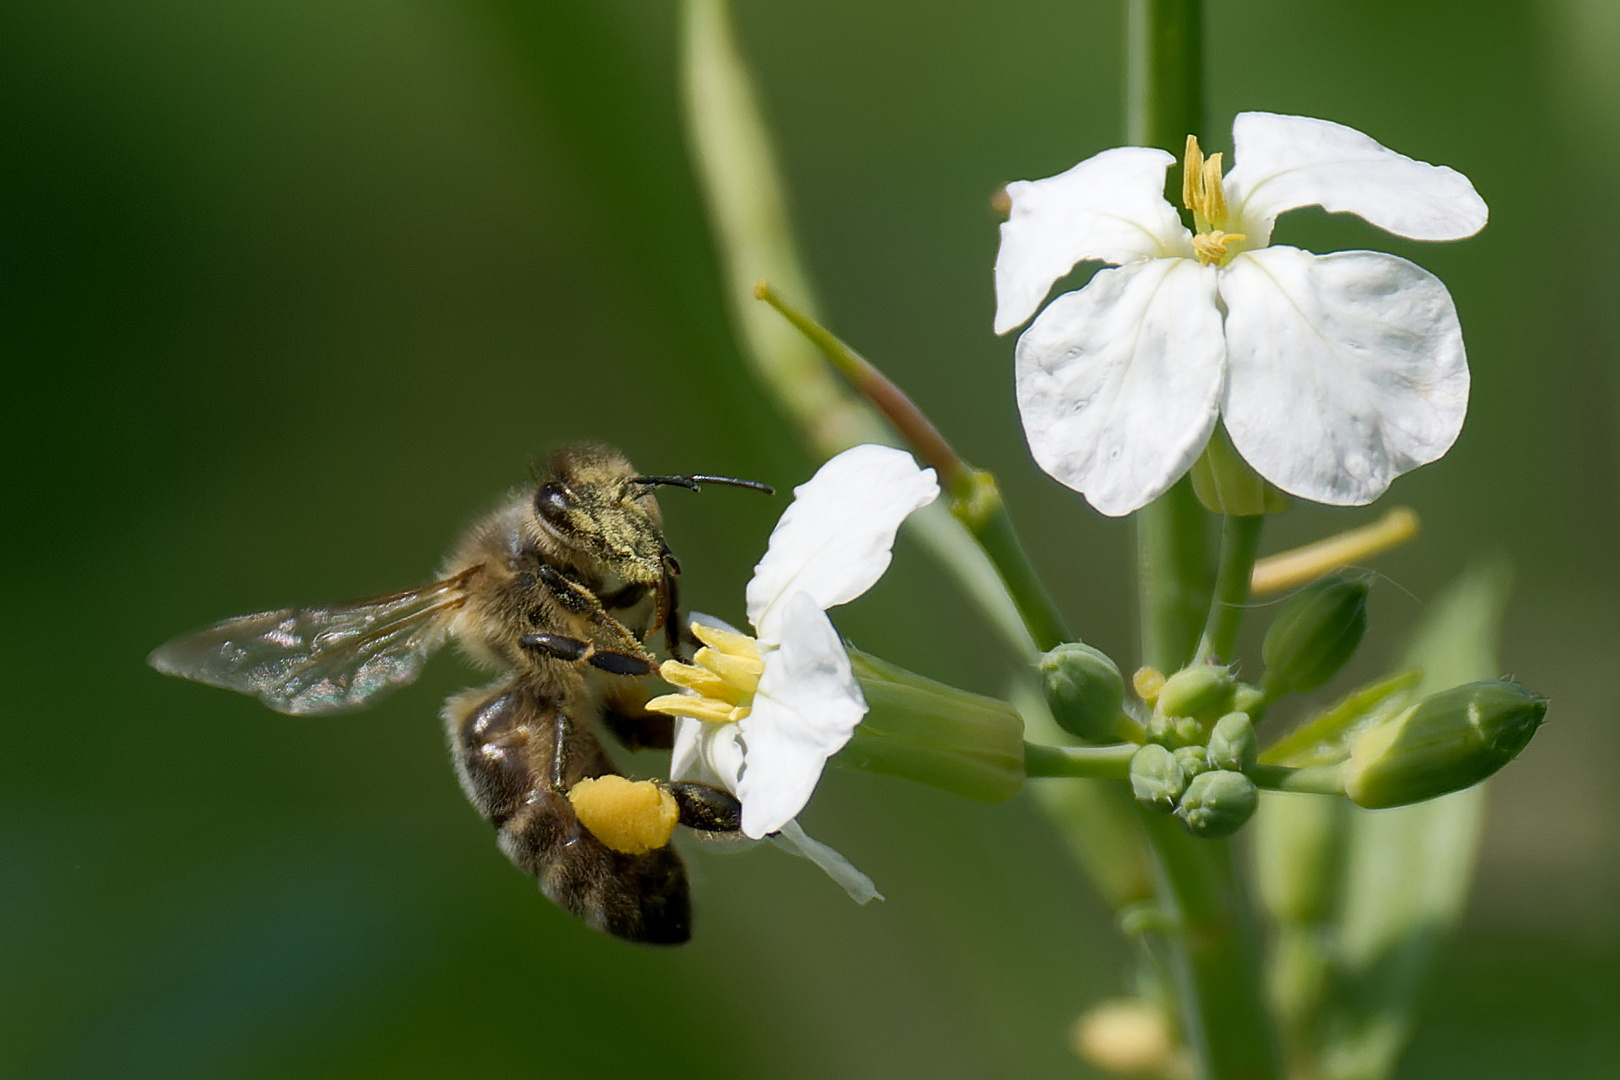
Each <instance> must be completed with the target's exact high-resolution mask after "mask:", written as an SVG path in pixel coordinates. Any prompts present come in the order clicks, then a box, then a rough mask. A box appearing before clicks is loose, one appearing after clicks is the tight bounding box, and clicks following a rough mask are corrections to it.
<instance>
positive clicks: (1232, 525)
mask: <svg viewBox="0 0 1620 1080" xmlns="http://www.w3.org/2000/svg"><path fill="white" fill-rule="evenodd" d="M1265 523H1266V519H1265V515H1263V514H1259V515H1256V516H1254V517H1235V516H1231V515H1228V516H1227V517H1225V518H1223V519H1222V521H1221V560H1220V565H1219V569H1218V570H1217V571H1216V574H1215V594H1214V595H1213V596H1211V597H1210V599H1209V618H1208V619H1206V620H1205V622H1204V637H1203V640H1201V641H1200V642H1199V643H1198V656H1199V658H1200V659H1202V660H1205V661H1211V660H1213V661H1214V662H1216V663H1221V662H1225V663H1230V662H1231V661H1232V659H1233V657H1234V656H1235V655H1236V652H1237V637H1238V630H1239V629H1240V628H1241V627H1242V626H1243V612H1244V609H1245V608H1246V607H1247V605H1248V602H1249V579H1250V577H1252V576H1253V574H1254V560H1255V556H1256V555H1258V554H1259V553H1260V532H1261V529H1262V528H1263V527H1264V526H1265Z"/></svg>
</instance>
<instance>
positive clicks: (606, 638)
mask: <svg viewBox="0 0 1620 1080" xmlns="http://www.w3.org/2000/svg"><path fill="white" fill-rule="evenodd" d="M539 577H540V581H541V583H542V584H544V585H545V587H546V588H547V589H548V590H549V591H550V593H551V595H552V597H553V598H554V599H555V600H556V601H557V603H558V604H559V605H560V606H561V607H562V608H563V610H565V611H567V612H569V613H571V614H574V615H580V616H583V617H584V618H585V619H587V620H588V621H589V622H590V624H591V628H592V630H593V631H596V633H593V634H592V637H596V638H597V640H599V641H601V642H602V645H601V646H600V650H601V651H604V652H617V653H624V654H626V655H629V656H635V657H639V658H641V659H643V660H645V661H646V662H647V664H648V665H649V670H651V668H652V667H656V666H657V665H656V663H655V662H654V661H653V659H652V656H651V654H649V653H648V652H647V650H646V649H644V648H642V645H641V639H640V638H638V637H636V635H635V634H633V633H631V632H630V629H629V628H628V627H626V626H625V625H624V624H623V623H621V622H620V621H619V620H618V619H615V618H614V617H613V616H612V615H609V614H608V612H607V609H606V608H605V607H603V606H602V600H601V598H600V597H598V596H597V595H596V594H595V593H593V592H591V590H590V589H588V588H586V587H585V586H584V585H581V584H580V583H579V582H577V581H573V580H571V579H570V578H568V577H565V576H564V575H563V574H561V573H560V572H558V571H557V569H556V568H555V567H553V566H549V565H547V564H546V563H541V564H540V573H539ZM598 634H599V635H600V636H599V637H598ZM540 636H545V635H540ZM551 636H557V635H551ZM559 659H564V660H566V659H570V657H566V656H562V657H559ZM578 659H588V657H579V658H578ZM603 670H606V671H612V670H613V669H612V668H604V669H603ZM619 674H628V673H627V672H620V673H619ZM636 674H646V672H636Z"/></svg>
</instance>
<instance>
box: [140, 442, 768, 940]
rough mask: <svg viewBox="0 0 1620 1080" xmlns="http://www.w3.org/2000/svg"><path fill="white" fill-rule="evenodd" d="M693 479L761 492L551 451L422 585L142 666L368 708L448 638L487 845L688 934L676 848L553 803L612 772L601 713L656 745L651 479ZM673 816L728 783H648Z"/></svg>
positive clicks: (703, 824) (462, 737)
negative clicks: (485, 677) (600, 731)
mask: <svg viewBox="0 0 1620 1080" xmlns="http://www.w3.org/2000/svg"><path fill="white" fill-rule="evenodd" d="M705 483H714V484H729V485H734V486H738V487H745V488H753V489H755V490H758V491H763V492H766V493H768V494H769V493H771V489H770V488H769V487H767V486H766V485H764V484H759V483H755V482H753V481H749V480H737V479H734V478H731V477H723V476H645V475H642V474H640V473H638V472H637V471H636V470H635V469H634V468H632V467H631V465H630V463H629V461H627V460H626V459H625V458H624V456H623V455H621V454H620V453H618V452H617V451H615V450H612V449H610V448H608V447H605V446H572V447H567V448H564V449H562V450H560V451H558V452H557V453H556V454H554V455H553V456H552V458H551V461H550V463H549V468H548V474H547V475H546V477H545V479H544V480H542V481H541V482H540V483H539V485H538V487H535V488H531V489H524V490H522V491H519V492H515V493H514V494H513V495H512V496H511V497H510V498H509V499H508V500H507V502H506V503H505V505H503V506H502V507H501V508H500V509H498V510H496V511H495V512H494V513H492V514H490V515H489V516H488V517H487V518H485V519H483V520H482V521H479V522H478V523H477V524H475V525H473V526H472V527H471V528H470V529H468V530H467V532H466V533H465V534H464V535H463V536H462V538H461V540H460V541H459V542H458V543H457V544H456V546H455V548H454V549H453V550H452V553H451V555H450V557H449V558H448V559H447V560H446V561H445V563H444V566H443V570H442V572H441V573H440V575H439V578H438V580H436V581H434V582H433V583H431V584H429V585H424V586H422V587H420V588H416V589H407V590H405V591H403V592H397V593H390V594H389V595H387V596H377V597H372V598H370V599H365V600H356V601H352V602H349V603H343V604H333V605H330V606H326V607H310V608H285V609H282V610H279V611H266V612H262V613H260V614H257V615H241V616H238V617H236V618H234V619H226V620H224V621H223V622H219V623H216V624H214V625H213V626H210V627H208V628H206V629H204V630H200V631H197V632H196V633H192V634H187V635H185V636H183V637H178V638H175V639H174V640H173V641H170V642H168V643H167V644H165V645H163V646H161V647H160V648H158V649H157V650H156V651H154V652H153V653H152V654H151V656H150V657H148V658H147V662H148V663H150V664H151V665H152V666H153V667H154V668H156V669H157V670H158V671H160V672H163V673H164V674H167V675H178V676H181V677H183V678H187V679H194V680H196V681H197V682H201V683H207V684H209V685H210V686H220V687H224V688H226V689H228V690H237V691H241V692H242V693H247V694H252V695H254V696H255V697H257V698H258V699H259V700H260V701H262V702H264V703H265V704H266V705H268V706H270V708H272V709H275V710H276V711H277V712H282V713H289V714H292V715H298V716H319V715H324V714H328V713H337V712H344V711H348V710H351V709H357V708H360V707H362V706H364V705H369V704H371V703H373V702H375V701H377V700H378V699H379V698H381V697H382V696H383V695H385V694H386V693H388V692H389V691H391V690H393V689H395V688H397V687H400V686H403V685H404V684H406V683H408V682H410V681H412V680H413V679H415V678H416V677H417V675H418V674H420V673H421V670H422V668H423V666H424V665H425V663H426V662H427V659H428V657H429V656H430V655H431V654H432V653H433V652H435V651H436V650H437V649H438V648H440V647H441V646H442V645H444V644H445V642H446V641H447V640H449V639H454V640H455V641H456V643H457V644H458V645H459V646H460V647H461V649H462V650H463V651H464V652H465V653H466V654H467V655H468V656H469V657H470V658H471V659H472V660H473V661H474V662H475V663H478V664H480V665H482V666H485V667H489V668H493V669H495V670H497V671H499V672H500V675H499V676H498V677H497V678H496V679H495V681H494V682H492V683H490V684H489V685H487V686H483V687H480V688H477V689H471V690H466V691H463V692H461V693H458V694H456V695H454V696H452V697H451V698H450V699H449V700H448V701H446V702H445V705H444V709H443V712H442V716H443V719H444V722H445V728H446V734H447V736H448V739H449V743H450V756H451V759H452V761H453V763H454V765H455V769H456V775H457V777H458V778H459V779H460V781H461V788H462V790H463V791H464V792H465V793H466V795H467V798H468V800H469V801H470V802H471V803H472V804H473V806H474V807H475V808H477V810H478V812H479V813H480V814H482V815H483V816H484V817H485V818H487V819H488V820H489V821H490V822H492V823H493V824H494V826H495V828H496V830H497V834H498V840H499V843H500V847H501V849H502V850H503V851H504V852H506V855H507V857H508V858H510V859H511V860H512V862H513V863H514V864H516V865H517V866H518V868H520V869H521V870H523V871H524V872H526V873H528V874H530V875H531V876H533V877H534V878H536V879H537V880H538V882H539V884H540V889H541V891H542V892H543V893H545V895H546V896H547V897H549V898H550V899H551V900H552V901H554V902H555V903H557V904H558V905H560V906H561V907H563V908H565V909H566V910H568V911H570V912H572V913H573V914H575V915H578V916H580V917H581V918H583V919H584V920H585V922H586V923H587V924H588V925H590V926H592V927H594V928H596V929H598V930H605V931H607V932H608V933H610V934H614V935H617V936H618V937H621V938H625V939H628V940H631V941H641V942H650V943H656V944H679V943H680V942H684V941H686V940H687V939H688V938H689V937H690V936H691V919H690V905H689V899H688V895H687V883H686V871H685V868H684V867H683V866H682V864H681V859H680V856H679V855H678V854H676V852H675V850H674V848H673V847H672V846H669V845H668V844H667V843H666V844H664V845H663V846H659V847H655V848H652V849H651V850H646V851H641V852H639V853H628V854H627V853H625V852H624V851H621V850H614V849H613V848H610V847H608V846H607V845H606V844H604V843H603V842H602V841H601V840H599V839H598V838H597V837H596V836H595V835H593V834H592V833H591V831H590V830H589V829H588V828H586V827H585V826H584V825H583V823H582V822H581V821H580V820H579V817H578V816H577V815H576V813H575V810H574V806H573V804H572V803H571V802H570V800H569V797H568V796H569V792H570V791H571V790H572V789H573V788H574V785H575V784H577V783H578V782H579V781H581V780H583V779H586V778H594V777H602V776H610V775H614V776H616V775H619V773H618V770H617V769H616V768H615V767H614V764H613V761H612V759H611V758H610V757H609V756H608V754H607V751H606V750H605V749H604V748H603V746H602V744H601V743H600V742H599V741H598V739H597V738H596V736H595V735H594V734H593V733H592V731H591V726H592V724H593V722H594V721H596V720H601V721H603V722H604V724H605V725H606V726H607V727H608V728H609V729H610V730H612V731H613V732H614V734H615V736H617V737H618V738H619V740H620V741H621V742H623V743H625V744H626V745H627V746H630V747H631V748H632V749H634V748H637V747H640V746H651V747H664V748H667V747H668V746H669V745H670V742H671V737H672V728H671V724H672V722H671V721H670V719H669V718H668V717H664V716H659V715H658V714H655V713H649V712H647V711H646V710H645V709H643V708H642V707H641V706H642V704H643V703H644V702H645V701H646V700H647V699H648V696H649V695H648V692H647V690H646V689H644V687H643V681H644V679H645V677H646V676H648V675H650V674H652V673H653V672H654V671H655V670H656V668H657V661H656V660H655V659H654V657H653V656H652V654H651V653H649V652H648V650H647V647H646V643H647V641H648V639H649V638H650V637H651V636H652V635H653V634H654V633H655V632H656V631H658V630H660V629H662V630H663V631H664V640H665V644H666V648H667V650H668V652H669V653H670V654H671V655H672V656H675V657H677V658H682V651H683V644H684V642H683V641H682V632H681V628H682V626H683V625H684V624H683V622H682V620H681V618H680V612H679V594H678V590H677V586H676V579H677V576H678V575H679V573H680V564H679V563H677V562H676V560H675V556H674V555H673V554H672V553H671V552H670V550H669V545H668V544H667V543H665V540H664V534H663V525H662V521H661V518H660V516H659V512H658V504H657V502H656V500H655V499H654V498H653V491H654V489H655V488H657V487H659V486H663V485H674V486H679V487H684V488H688V489H691V490H693V491H696V490H698V488H699V486H700V485H702V484H705ZM658 786H659V787H660V788H661V789H663V790H664V791H667V792H668V793H669V794H670V795H671V796H673V798H674V801H675V805H676V806H677V807H678V810H679V821H680V823H681V824H683V825H687V826H689V827H691V828H695V829H699V830H702V831H706V832H730V831H735V830H736V829H737V828H738V819H739V813H740V807H739V806H738V804H737V801H736V799H735V798H734V797H733V796H732V795H731V794H730V793H728V792H725V791H722V790H720V789H718V788H713V787H708V786H706V785H702V784H691V783H663V782H659V785H658Z"/></svg>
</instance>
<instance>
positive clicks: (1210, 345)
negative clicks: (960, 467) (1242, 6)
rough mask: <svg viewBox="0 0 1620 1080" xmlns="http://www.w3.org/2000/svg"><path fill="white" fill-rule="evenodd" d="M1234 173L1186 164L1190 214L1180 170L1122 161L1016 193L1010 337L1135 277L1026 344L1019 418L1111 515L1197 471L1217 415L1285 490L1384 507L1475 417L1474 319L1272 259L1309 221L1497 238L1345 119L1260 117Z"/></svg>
mask: <svg viewBox="0 0 1620 1080" xmlns="http://www.w3.org/2000/svg"><path fill="white" fill-rule="evenodd" d="M1232 145H1233V153H1234V156H1235V158H1236V164H1235V165H1234V167H1233V169H1232V172H1231V174H1230V175H1229V176H1227V177H1226V178H1225V179H1224V181H1223V180H1222V178H1221V163H1220V155H1219V154H1215V155H1212V156H1211V157H1210V158H1209V159H1208V160H1207V161H1206V160H1205V159H1204V158H1203V155H1202V154H1200V153H1199V152H1198V145H1197V142H1196V141H1195V140H1193V139H1191V138H1189V139H1188V143H1187V160H1186V172H1185V174H1184V177H1183V201H1184V202H1185V203H1186V205H1187V208H1188V209H1189V210H1192V211H1193V218H1194V225H1195V226H1196V230H1197V231H1196V233H1194V232H1189V231H1188V230H1187V228H1186V227H1185V226H1184V225H1183V224H1182V223H1181V219H1180V217H1179V215H1178V214H1177V212H1176V210H1175V208H1174V207H1172V206H1171V205H1170V203H1168V202H1166V201H1165V199H1164V197H1163V194H1162V193H1163V191H1164V180H1165V170H1166V169H1167V168H1168V167H1169V166H1170V164H1171V163H1172V162H1173V161H1174V160H1175V158H1174V157H1172V156H1171V155H1170V154H1167V153H1165V152H1164V151H1163V150H1151V149H1146V148H1142V147H1122V148H1120V149H1116V150H1107V151H1104V152H1103V153H1101V154H1098V155H1097V156H1096V157H1093V158H1088V159H1087V160H1085V161H1082V162H1081V163H1080V164H1078V165H1076V166H1075V167H1074V168H1072V169H1070V170H1069V171H1068V172H1065V173H1061V174H1059V175H1057V176H1053V177H1048V178H1047V179H1045V180H1036V181H1033V182H1030V181H1021V182H1018V183H1013V184H1009V185H1008V186H1007V194H1008V196H1009V197H1010V199H1011V201H1012V214H1011V217H1010V219H1009V220H1008V221H1007V222H1006V223H1005V224H1004V225H1002V226H1001V250H1000V252H999V253H998V255H997V257H996V323H995V327H996V332H997V333H1006V332H1007V331H1008V330H1011V329H1013V328H1014V327H1016V326H1018V325H1019V324H1020V323H1022V322H1024V321H1025V320H1026V319H1028V318H1029V317H1030V316H1031V315H1032V314H1034V312H1035V310H1036V308H1038V307H1039V306H1040V303H1041V300H1042V299H1043V298H1044V297H1045V295H1046V292H1047V290H1048V289H1050V288H1051V286H1052V283H1053V282H1055V281H1056V280H1057V279H1058V278H1060V277H1062V276H1063V275H1065V274H1067V273H1068V272H1069V270H1070V269H1071V268H1072V267H1073V266H1074V265H1075V264H1076V263H1079V262H1082V261H1085V260H1100V261H1102V262H1106V263H1113V264H1115V265H1116V268H1114V269H1105V270H1100V271H1098V272H1097V274H1096V275H1095V276H1094V277H1093V278H1092V279H1091V281H1090V283H1089V284H1087V285H1086V286H1085V287H1084V288H1083V289H1080V290H1078V291H1076V292H1071V293H1065V294H1064V295H1062V296H1059V297H1058V298H1057V299H1056V300H1053V301H1052V302H1051V303H1050V304H1049V305H1047V307H1046V310H1045V311H1044V312H1042V313H1041V315H1040V317H1039V318H1038V319H1036V320H1035V322H1034V324H1033V325H1032V326H1031V327H1030V328H1029V329H1028V330H1027V331H1025V333H1024V335H1023V336H1022V337H1021V338H1020V339H1019V341H1018V349H1017V381H1018V407H1019V411H1020V412H1021V413H1022V415H1023V421H1024V431H1025V433H1026V435H1027V436H1028V439H1029V446H1030V450H1031V452H1032V453H1033V455H1034V457H1035V460H1036V461H1037V462H1038V463H1039V464H1040V466H1041V468H1043V469H1045V470H1046V471H1047V472H1048V473H1050V474H1051V475H1052V476H1053V477H1055V478H1057V479H1058V480H1060V481H1061V482H1063V483H1064V484H1066V485H1068V486H1069V487H1071V488H1074V489H1075V490H1076V491H1079V492H1082V493H1083V494H1084V495H1085V496H1086V498H1087V499H1088V500H1089V501H1090V502H1091V504H1092V505H1093V506H1095V507H1096V508H1097V509H1098V510H1100V511H1102V512H1103V513H1105V514H1110V515H1115V516H1117V515H1121V514H1127V513H1130V512H1131V511H1132V510H1135V509H1137V508H1139V507H1141V506H1144V505H1146V504H1147V503H1149V502H1151V501H1152V500H1153V499H1155V498H1157V497H1158V496H1159V495H1161V494H1163V493H1164V491H1165V490H1166V489H1167V488H1169V487H1170V485H1171V484H1173V483H1175V481H1176V480H1177V479H1178V478H1180V476H1181V475H1182V474H1183V473H1185V472H1186V471H1187V469H1188V468H1190V467H1191V466H1192V464H1193V463H1194V462H1195V461H1196V460H1197V459H1198V455H1199V454H1200V453H1201V452H1202V450H1203V447H1204V445H1205V443H1206V442H1207V441H1208V439H1209V436H1210V434H1211V432H1212V431H1213V430H1214V427H1215V423H1216V418H1217V416H1219V417H1220V418H1221V419H1222V420H1224V422H1225V424H1226V430H1227V432H1228V433H1229V434H1230V435H1231V437H1232V442H1233V445H1235V446H1236V448H1237V450H1238V452H1239V453H1240V454H1242V455H1243V457H1244V459H1245V460H1247V461H1248V463H1249V464H1250V465H1251V466H1252V467H1253V468H1254V469H1255V470H1256V471H1257V472H1259V473H1260V475H1262V476H1264V477H1265V478H1266V479H1267V480H1270V481H1271V482H1272V483H1273V484H1275V485H1276V486H1277V487H1279V488H1281V489H1282V490H1284V491H1286V492H1289V493H1290V494H1293V495H1298V496H1300V497H1301V498H1306V499H1312V500H1315V501H1317V502H1324V503H1332V504H1336V505H1359V504H1362V503H1368V502H1371V501H1372V500H1374V499H1376V498H1377V497H1378V496H1379V495H1381V494H1383V492H1384V490H1385V489H1386V488H1388V487H1389V484H1390V482H1391V481H1392V480H1394V478H1395V477H1397V476H1399V475H1400V474H1401V473H1403V472H1406V471H1407V470H1409V469H1413V468H1416V467H1417V466H1419V465H1424V464H1427V463H1428V462H1431V461H1434V460H1435V459H1437V458H1439V457H1440V456H1441V455H1442V454H1444V453H1445V452H1446V451H1447V450H1448V449H1450V447H1451V444H1452V442H1453V441H1455V439H1456V437H1457V433H1458V431H1460V430H1461V428H1462V421H1463V415H1464V413H1465V412H1466V411H1467V407H1468V365H1467V360H1466V358H1465V356H1464V353H1463V343H1462V331H1461V329H1460V327H1459V326H1458V324H1457V312H1456V308H1455V307H1454V306H1453V304H1452V302H1451V296H1450V294H1449V293H1447V292H1446V287H1445V286H1444V285H1442V284H1441V283H1440V281H1439V279H1438V278H1436V277H1434V276H1433V275H1432V274H1430V273H1428V272H1427V271H1425V270H1423V269H1421V268H1419V267H1418V266H1415V265H1414V264H1412V263H1410V262H1408V261H1407V260H1405V259H1400V258H1396V257H1395V256H1393V255H1386V254H1382V253H1380V252H1373V251H1344V252H1338V253H1336V254H1332V255H1313V254H1311V253H1310V252H1307V251H1301V250H1300V249H1298V248H1292V247H1284V246H1280V245H1279V246H1271V247H1268V246H1266V245H1267V244H1268V242H1269V241H1270V239H1271V228H1272V225H1273V224H1274V223H1275V221H1276V219H1277V216H1278V215H1279V214H1281V213H1283V212H1284V211H1286V210H1292V209H1294V208H1296V207H1301V206H1321V207H1323V208H1324V209H1326V210H1329V211H1331V212H1348V213H1353V214H1357V215H1359V216H1360V217H1362V218H1365V219H1366V220H1367V221H1369V222H1371V223H1372V224H1374V225H1376V226H1378V227H1379V228H1381V229H1384V230H1386V231H1388V232H1391V233H1394V234H1396V235H1397V236H1404V237H1408V238H1410V239H1414V240H1460V239H1462V238H1464V237H1467V236H1472V235H1473V234H1474V233H1476V232H1478V231H1479V230H1480V229H1482V228H1483V227H1484V226H1485V219H1486V207H1485V203H1484V200H1482V199H1481V198H1480V197H1479V195H1478V193H1476V192H1475V191H1474V187H1473V185H1472V184H1470V183H1469V181H1468V178H1467V177H1465V176H1463V175H1462V174H1461V173H1459V172H1456V171H1454V170H1452V169H1448V168H1445V167H1444V166H1437V165H1429V164H1426V163H1424V162H1421V161H1414V160H1412V159H1411V158H1408V157H1405V156H1403V155H1401V154H1397V153H1395V152H1394V151H1393V150H1388V149H1386V148H1384V147H1383V146H1380V145H1379V144H1378V143H1376V142H1374V141H1373V140H1372V139H1370V138H1368V137H1367V136H1366V135H1363V134H1361V133H1360V132H1358V131H1355V130H1353V129H1351V128H1347V127H1344V126H1342V125H1340V124H1334V123H1329V122H1328V121H1326V120H1313V119H1310V118H1308V117H1303V116H1278V115H1275V114H1272V113H1259V112H1250V113H1241V114H1239V115H1238V118H1237V121H1236V123H1235V124H1234V125H1233V128H1232Z"/></svg>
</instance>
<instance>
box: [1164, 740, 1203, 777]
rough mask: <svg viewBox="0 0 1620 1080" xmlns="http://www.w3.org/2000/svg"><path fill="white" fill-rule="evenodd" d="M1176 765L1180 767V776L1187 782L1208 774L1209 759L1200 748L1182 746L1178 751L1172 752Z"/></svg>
mask: <svg viewBox="0 0 1620 1080" xmlns="http://www.w3.org/2000/svg"><path fill="white" fill-rule="evenodd" d="M1171 754H1173V755H1174V756H1175V759H1176V764H1177V765H1180V766H1181V775H1183V776H1185V777H1186V778H1187V779H1188V780H1191V779H1192V778H1193V777H1195V776H1197V775H1199V774H1200V773H1207V772H1209V758H1208V756H1207V754H1206V752H1205V750H1204V748H1203V747H1202V746H1183V747H1182V748H1181V749H1180V750H1172V751H1171Z"/></svg>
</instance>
